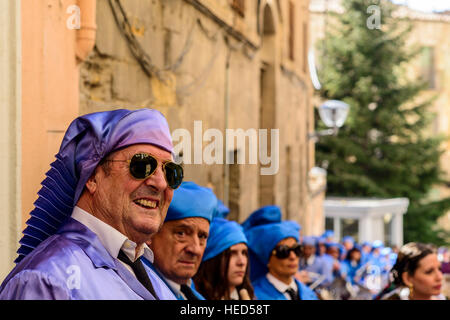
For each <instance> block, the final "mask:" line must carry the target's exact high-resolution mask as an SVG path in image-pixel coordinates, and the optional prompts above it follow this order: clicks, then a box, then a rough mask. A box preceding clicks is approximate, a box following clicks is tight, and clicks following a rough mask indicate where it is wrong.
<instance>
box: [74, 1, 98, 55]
mask: <svg viewBox="0 0 450 320" xmlns="http://www.w3.org/2000/svg"><path fill="white" fill-rule="evenodd" d="M77 5H78V7H79V8H80V14H81V16H80V20H81V21H80V29H78V30H77V43H76V48H75V54H76V57H77V63H81V62H83V61H84V60H86V58H87V56H88V55H89V53H90V52H91V51H92V49H94V45H95V35H96V30H97V25H96V23H95V21H96V1H95V0H77Z"/></svg>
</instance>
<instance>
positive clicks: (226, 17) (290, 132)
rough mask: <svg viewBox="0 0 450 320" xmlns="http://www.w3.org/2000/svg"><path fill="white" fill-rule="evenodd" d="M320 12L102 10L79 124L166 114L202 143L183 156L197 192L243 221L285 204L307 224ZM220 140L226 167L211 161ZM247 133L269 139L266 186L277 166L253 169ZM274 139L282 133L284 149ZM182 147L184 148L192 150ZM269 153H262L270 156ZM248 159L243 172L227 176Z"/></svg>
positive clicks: (295, 5) (204, 2) (238, 6)
mask: <svg viewBox="0 0 450 320" xmlns="http://www.w3.org/2000/svg"><path fill="white" fill-rule="evenodd" d="M308 6H309V1H303V0H302V1H292V0H279V1H269V0H261V1H234V0H218V1H212V0H184V1H181V0H159V1H108V0H98V1H97V37H96V43H95V49H94V52H93V53H92V54H91V55H90V56H89V58H88V59H87V61H85V62H84V64H83V65H82V67H81V71H80V112H79V113H80V114H84V113H89V112H95V111H100V110H107V109H111V107H114V108H121V107H133V108H141V107H151V108H156V109H158V110H160V111H161V112H162V113H163V114H164V115H165V116H166V117H167V119H168V121H169V125H170V128H171V131H172V133H175V132H176V131H177V130H178V131H179V130H180V129H185V130H187V132H189V134H190V141H191V145H190V148H189V147H187V149H184V150H182V154H179V156H180V159H181V158H182V159H183V163H184V167H185V174H186V180H192V181H195V182H197V183H199V184H201V185H208V186H210V187H212V188H213V189H214V191H215V193H216V194H217V195H218V197H219V198H221V199H222V200H223V201H224V202H225V203H227V204H228V205H229V207H230V209H231V213H230V218H231V219H234V220H237V221H243V220H244V219H245V218H246V217H247V216H248V215H249V214H250V213H251V212H252V211H254V210H255V209H257V208H258V207H260V206H262V205H268V204H277V205H280V206H281V208H282V211H283V215H284V217H285V218H289V219H293V220H297V221H299V222H300V223H302V222H303V220H305V219H306V216H307V212H308V210H310V211H311V210H312V208H311V206H310V203H311V201H310V200H311V199H310V193H309V191H308V183H307V182H308V172H309V170H310V169H311V168H312V167H313V166H314V156H313V148H314V145H313V144H312V143H309V142H308V139H307V133H308V132H310V131H312V130H313V121H312V120H313V109H312V100H311V97H312V93H313V92H312V91H313V89H312V86H311V81H310V79H309V72H308V67H307V46H308V25H309V24H308V20H309V16H308ZM209 129H216V130H218V131H214V132H216V133H218V134H219V133H220V134H221V136H222V137H223V145H224V146H223V148H218V149H219V150H216V152H219V154H214V156H217V157H216V160H222V164H220V161H216V162H214V163H212V164H208V163H207V160H205V159H201V156H202V152H203V154H204V153H205V152H206V149H207V147H208V145H210V143H211V142H217V139H212V140H210V141H211V142H210V141H209V140H207V138H208V137H207V134H206V132H208V130H209ZM240 129H242V131H241V132H245V133H248V134H249V135H251V134H254V135H253V137H257V136H258V133H259V132H260V131H259V130H260V129H267V130H268V137H267V138H268V149H269V150H270V148H271V147H274V151H273V152H272V153H273V154H271V152H270V151H269V152H268V154H269V155H271V157H272V162H271V165H273V166H274V167H273V169H274V170H272V171H271V172H272V173H274V174H269V175H261V174H260V172H261V169H262V168H263V167H268V166H265V165H264V164H261V161H260V160H261V157H260V156H258V157H257V161H256V162H255V161H253V162H252V161H251V159H250V158H249V153H250V151H251V148H252V147H253V146H255V143H251V142H250V141H251V140H250V139H249V138H248V137H247V138H246V140H245V141H244V140H242V141H240V142H239V141H238V140H237V139H236V142H235V143H234V146H232V145H231V143H230V142H231V139H229V138H230V137H231V136H227V135H226V133H227V130H235V133H236V132H237V131H236V130H240ZM271 129H276V130H278V134H279V142H278V146H277V145H275V143H276V139H274V138H275V135H274V134H272V135H271V134H270V133H271ZM184 132H186V131H184ZM176 138H177V135H176V134H175V135H174V139H175V141H174V143H175V145H176V144H177V143H181V142H183V143H184V142H185V141H184V140H185V139H186V140H189V139H188V138H186V137H184V138H183V139H181V138H180V140H177V139H176ZM227 138H228V139H227ZM271 138H272V139H274V140H271ZM255 140H257V141H259V139H258V138H256V139H255ZM271 141H272V144H271ZM260 142H261V141H259V142H258V143H257V146H258V151H259V152H261V151H264V152H267V150H266V149H265V148H263V144H262V143H260ZM219 147H220V146H219ZM276 147H278V148H276ZM262 149H264V150H262ZM227 157H228V158H227ZM239 157H242V159H241V162H240V163H239V164H237V163H236V161H235V162H234V164H231V163H230V162H231V161H228V164H227V160H226V159H234V160H236V159H239ZM276 161H278V164H276V163H275V162H276ZM217 162H219V163H217ZM242 162H244V163H242ZM276 167H278V170H276ZM319 207H320V206H319ZM319 210H320V209H319Z"/></svg>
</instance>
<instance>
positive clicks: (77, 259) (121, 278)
mask: <svg viewBox="0 0 450 320" xmlns="http://www.w3.org/2000/svg"><path fill="white" fill-rule="evenodd" d="M144 267H145V269H146V270H147V272H148V274H149V277H150V280H151V281H152V284H153V287H154V289H155V292H156V294H157V295H158V297H159V298H160V299H161V300H175V299H176V298H175V296H174V295H173V294H172V292H171V291H170V289H169V288H168V287H167V286H166V284H165V283H164V282H163V281H162V280H161V279H160V278H159V277H158V275H157V274H156V273H155V272H154V271H153V270H151V269H150V268H148V267H146V266H145V265H144ZM0 299H7V300H48V299H50V300H53V299H57V300H72V299H73V300H84V299H87V300H91V299H92V300H94V299H95V300H154V297H153V296H152V294H151V293H150V292H149V291H148V290H147V289H146V288H145V287H144V286H143V285H142V284H141V283H140V282H139V281H138V280H137V279H136V277H134V276H133V275H132V274H131V272H130V271H129V270H128V269H127V268H126V267H125V266H124V265H123V264H122V263H121V262H120V261H119V260H117V259H115V258H113V257H111V255H110V254H109V253H108V251H107V250H106V249H105V247H104V246H103V245H102V243H101V242H100V240H99V239H98V237H97V235H96V234H95V233H93V232H92V231H91V230H90V229H88V228H87V227H86V226H85V225H83V224H81V223H80V222H78V221H76V220H75V219H72V218H68V219H67V221H66V222H65V223H64V224H63V225H62V227H61V228H60V229H59V230H58V231H57V232H56V234H54V235H52V236H50V237H48V238H47V239H46V240H44V241H43V242H41V243H40V244H39V245H38V246H37V247H36V249H34V250H33V251H32V252H31V253H29V254H28V255H27V256H26V257H25V258H24V259H23V260H22V261H21V262H20V263H19V264H17V265H16V267H15V268H14V269H13V270H12V271H11V273H10V274H9V275H8V276H7V277H6V279H5V280H4V281H3V283H2V285H1V286H0Z"/></svg>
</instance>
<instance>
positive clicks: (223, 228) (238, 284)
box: [194, 217, 254, 300]
mask: <svg viewBox="0 0 450 320" xmlns="http://www.w3.org/2000/svg"><path fill="white" fill-rule="evenodd" d="M194 282H195V286H196V288H197V289H198V291H199V292H200V293H202V295H203V296H204V297H205V298H206V299H207V300H252V299H253V298H254V294H253V287H252V285H251V282H250V265H249V260H248V247H247V238H246V237H245V234H244V232H243V229H242V226H241V225H239V224H238V223H237V222H235V221H229V220H226V219H223V218H220V217H217V218H214V219H213V220H212V222H211V227H210V236H209V238H208V242H207V244H206V249H205V253H204V255H203V259H202V263H201V264H200V268H199V269H198V272H197V274H196V275H195V276H194Z"/></svg>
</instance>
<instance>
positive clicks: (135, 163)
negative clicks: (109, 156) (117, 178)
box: [106, 152, 183, 189]
mask: <svg viewBox="0 0 450 320" xmlns="http://www.w3.org/2000/svg"><path fill="white" fill-rule="evenodd" d="M106 161H111V162H128V164H129V166H130V173H131V175H132V176H133V177H134V178H135V179H137V180H144V179H147V178H148V177H150V176H151V175H152V174H153V173H155V171H156V168H157V167H158V160H156V158H155V157H154V156H152V155H150V154H148V153H143V152H142V153H136V154H135V155H134V156H133V157H132V158H131V160H106ZM162 169H163V172H164V176H165V178H166V182H167V185H168V186H169V187H170V188H172V189H176V188H178V187H179V186H180V184H181V182H183V167H182V166H180V165H179V164H176V163H175V162H172V161H167V162H163V164H162Z"/></svg>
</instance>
